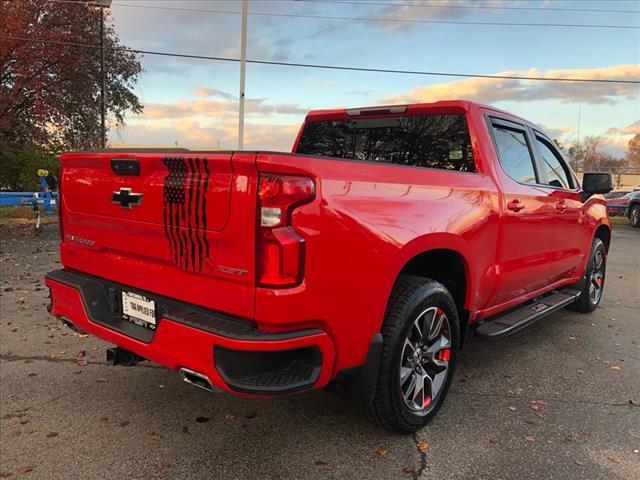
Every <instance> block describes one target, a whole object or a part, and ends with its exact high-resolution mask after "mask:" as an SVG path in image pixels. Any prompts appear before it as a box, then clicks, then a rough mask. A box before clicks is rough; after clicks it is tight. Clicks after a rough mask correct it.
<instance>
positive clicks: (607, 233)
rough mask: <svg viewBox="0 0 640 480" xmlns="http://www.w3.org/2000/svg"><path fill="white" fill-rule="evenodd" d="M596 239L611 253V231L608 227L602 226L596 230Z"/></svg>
mask: <svg viewBox="0 0 640 480" xmlns="http://www.w3.org/2000/svg"><path fill="white" fill-rule="evenodd" d="M593 236H594V237H595V238H599V239H600V240H602V243H604V248H605V250H606V251H607V253H609V245H611V229H610V228H609V226H608V225H605V224H601V225H600V226H598V228H596V231H595V233H594V234H593Z"/></svg>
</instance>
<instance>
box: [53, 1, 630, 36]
mask: <svg viewBox="0 0 640 480" xmlns="http://www.w3.org/2000/svg"><path fill="white" fill-rule="evenodd" d="M49 1H50V2H52V3H70V4H78V5H93V4H91V3H80V2H74V1H72V0H49ZM113 6H117V7H125V8H144V9H149V10H168V11H179V12H196V13H217V14H222V15H241V14H242V12H238V11H234V10H211V9H204V8H184V7H161V6H157V5H136V4H131V3H114V4H113ZM249 15H252V16H254V17H255V16H258V17H285V18H310V19H317V20H349V21H356V22H382V23H412V24H428V25H482V26H492V27H552V28H553V27H559V28H611V29H627V30H629V29H630V30H638V29H640V26H633V25H603V24H590V23H544V22H540V23H531V22H480V21H471V20H470V21H466V20H418V19H401V18H377V17H347V16H336V15H305V14H298V13H267V12H249Z"/></svg>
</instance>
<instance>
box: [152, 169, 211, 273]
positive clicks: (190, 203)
mask: <svg viewBox="0 0 640 480" xmlns="http://www.w3.org/2000/svg"><path fill="white" fill-rule="evenodd" d="M164 164H165V165H166V166H167V168H168V169H169V173H168V175H167V176H166V177H165V178H164V209H163V214H164V233H165V235H166V237H167V241H168V242H169V249H170V251H171V256H172V258H173V261H174V262H175V264H176V265H178V266H179V267H180V268H182V269H183V270H189V271H192V272H200V271H202V264H203V262H204V259H205V258H207V257H208V256H209V242H208V241H207V236H206V231H207V186H208V184H209V165H208V164H207V159H206V158H198V157H195V158H192V157H188V158H184V157H165V158H164Z"/></svg>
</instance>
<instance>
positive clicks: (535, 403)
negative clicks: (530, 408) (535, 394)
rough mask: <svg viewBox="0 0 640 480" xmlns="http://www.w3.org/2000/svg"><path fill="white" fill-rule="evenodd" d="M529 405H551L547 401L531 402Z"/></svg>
mask: <svg viewBox="0 0 640 480" xmlns="http://www.w3.org/2000/svg"><path fill="white" fill-rule="evenodd" d="M529 403H530V404H531V405H549V404H548V403H547V402H546V401H544V400H529Z"/></svg>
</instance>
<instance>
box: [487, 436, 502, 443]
mask: <svg viewBox="0 0 640 480" xmlns="http://www.w3.org/2000/svg"><path fill="white" fill-rule="evenodd" d="M489 443H500V437H493V438H490V439H489Z"/></svg>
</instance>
